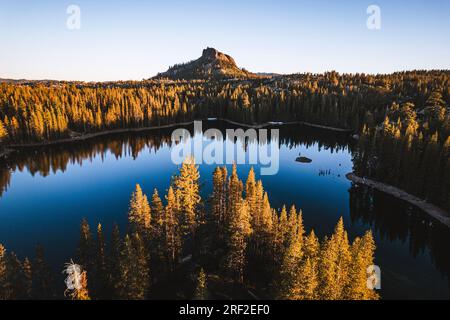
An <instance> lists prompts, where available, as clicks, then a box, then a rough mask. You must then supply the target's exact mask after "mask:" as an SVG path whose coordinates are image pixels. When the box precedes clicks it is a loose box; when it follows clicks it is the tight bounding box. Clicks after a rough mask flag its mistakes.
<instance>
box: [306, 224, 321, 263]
mask: <svg viewBox="0 0 450 320" xmlns="http://www.w3.org/2000/svg"><path fill="white" fill-rule="evenodd" d="M303 251H304V256H305V258H309V259H311V260H312V261H315V260H316V258H318V256H319V252H320V243H319V239H318V238H317V237H316V234H315V233H314V230H311V232H310V233H309V235H308V236H307V237H306V238H305V245H304V250H303Z"/></svg>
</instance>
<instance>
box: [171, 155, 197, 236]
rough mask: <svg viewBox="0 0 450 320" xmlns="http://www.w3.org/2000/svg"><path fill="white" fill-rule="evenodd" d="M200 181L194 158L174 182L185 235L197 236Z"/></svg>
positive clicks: (188, 159)
mask: <svg viewBox="0 0 450 320" xmlns="http://www.w3.org/2000/svg"><path fill="white" fill-rule="evenodd" d="M199 179H200V174H199V172H198V167H197V166H196V165H195V161H194V158H193V157H188V158H186V159H185V160H184V161H183V164H182V165H181V168H180V172H179V174H178V176H176V177H175V181H174V190H175V195H176V198H177V200H178V201H179V205H180V214H181V215H180V218H181V228H182V231H183V233H184V234H185V235H188V234H190V235H191V236H194V235H195V229H196V227H197V224H198V222H199V219H200V211H199V204H200V201H201V197H200V193H199V182H198V180H199ZM193 238H194V237H193Z"/></svg>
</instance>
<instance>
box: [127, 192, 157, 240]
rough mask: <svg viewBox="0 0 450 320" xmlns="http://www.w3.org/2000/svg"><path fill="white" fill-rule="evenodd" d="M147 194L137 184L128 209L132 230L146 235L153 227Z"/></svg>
mask: <svg viewBox="0 0 450 320" xmlns="http://www.w3.org/2000/svg"><path fill="white" fill-rule="evenodd" d="M150 211H151V210H150V205H149V203H148V200H147V196H146V195H145V194H144V193H143V192H142V189H141V186H140V185H139V184H136V188H135V191H134V192H133V193H132V195H131V199H130V206H129V209H128V223H129V228H130V231H131V232H133V233H134V232H138V233H139V234H142V235H144V236H146V235H147V234H148V233H149V232H150V228H151V212H150Z"/></svg>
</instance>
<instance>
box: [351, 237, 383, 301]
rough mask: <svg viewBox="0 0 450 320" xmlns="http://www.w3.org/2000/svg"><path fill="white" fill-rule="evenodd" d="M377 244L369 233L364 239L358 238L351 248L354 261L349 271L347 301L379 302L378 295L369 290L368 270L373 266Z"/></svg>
mask: <svg viewBox="0 0 450 320" xmlns="http://www.w3.org/2000/svg"><path fill="white" fill-rule="evenodd" d="M374 250H375V244H374V241H373V237H372V233H371V232H370V231H368V232H367V233H366V234H365V235H364V237H363V238H362V239H361V238H356V239H355V240H354V242H353V244H352V246H351V255H352V260H351V264H350V271H349V281H348V284H347V288H346V290H345V296H344V298H345V299H349V300H377V299H378V298H379V296H378V294H377V293H376V292H375V291H374V290H372V289H370V288H368V285H367V281H368V277H369V275H368V273H367V268H368V267H369V266H371V265H373V254H374Z"/></svg>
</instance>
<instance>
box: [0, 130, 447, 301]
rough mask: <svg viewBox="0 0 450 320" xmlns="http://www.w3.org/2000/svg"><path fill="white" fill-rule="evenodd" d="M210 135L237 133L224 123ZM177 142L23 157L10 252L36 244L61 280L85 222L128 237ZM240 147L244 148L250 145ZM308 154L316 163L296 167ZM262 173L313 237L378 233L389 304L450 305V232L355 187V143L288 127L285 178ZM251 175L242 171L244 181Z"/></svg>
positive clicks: (133, 137) (9, 191)
mask: <svg viewBox="0 0 450 320" xmlns="http://www.w3.org/2000/svg"><path fill="white" fill-rule="evenodd" d="M204 126H206V123H204ZM208 126H216V127H221V128H222V129H224V128H225V127H226V128H230V125H225V124H224V123H220V122H209V123H208ZM188 129H189V130H191V131H193V129H192V128H189V127H188ZM171 133H172V131H171V130H170V131H162V130H161V131H149V132H146V133H139V134H127V135H111V136H108V137H99V138H95V139H92V140H89V141H85V142H81V143H73V144H65V145H58V146H52V147H45V148H39V149H36V150H28V151H24V152H20V153H17V154H15V155H14V156H12V157H10V159H9V160H8V161H6V162H3V163H0V191H1V190H2V191H3V192H2V193H1V197H0V243H2V244H4V245H5V247H6V248H7V249H8V250H11V251H15V252H16V253H17V254H18V255H19V257H20V258H24V257H25V256H33V255H34V247H35V245H36V244H38V243H39V244H42V245H43V246H44V248H45V251H46V256H47V260H48V261H49V263H50V264H51V265H52V267H53V269H54V271H55V272H60V271H61V270H62V269H63V265H64V263H65V262H67V261H68V260H69V259H70V258H73V257H74V256H75V250H76V246H77V242H78V237H79V224H80V221H81V219H82V218H83V217H86V218H87V219H88V221H89V223H90V224H91V228H94V227H95V225H96V224H97V223H98V222H101V223H102V225H103V227H104V229H105V232H106V234H109V233H110V231H111V228H112V225H113V223H114V222H117V223H118V224H119V225H120V226H121V229H122V230H124V227H125V224H126V220H127V214H126V212H127V207H128V201H129V197H130V194H131V192H132V191H133V190H134V186H135V184H136V183H139V184H140V185H141V187H142V189H143V190H144V192H146V193H147V194H148V195H149V196H150V195H151V194H152V192H153V189H154V188H157V189H158V190H159V193H160V195H162V194H163V193H165V190H166V189H167V188H168V186H169V184H170V178H171V176H172V175H173V174H174V173H176V171H177V168H178V166H177V165H175V164H173V163H172V161H171V148H172V147H171V143H170V135H171ZM195 135H196V137H197V138H200V137H201V133H200V132H196V133H195ZM204 143H205V144H208V143H209V142H208V141H204ZM249 143H256V142H255V141H250V142H249ZM259 143H261V141H259ZM265 143H267V142H265ZM235 144H236V147H237V148H242V143H241V142H239V141H238V142H236V143H235ZM299 154H301V156H305V157H308V158H310V159H312V162H311V163H299V162H296V161H295V159H296V158H297V157H298V156H299ZM254 167H255V172H256V174H257V176H258V177H259V178H261V179H262V181H263V184H264V188H265V190H267V191H268V193H269V198H270V201H271V204H272V206H273V207H275V208H279V207H280V206H282V205H283V204H286V205H291V204H295V205H296V206H297V208H301V209H302V210H303V216H304V222H305V226H306V229H307V230H310V229H311V228H314V230H315V231H316V233H317V234H318V235H320V236H323V235H326V234H329V233H331V232H332V231H333V228H334V225H335V224H336V222H337V220H338V219H339V217H340V216H343V217H344V222H345V224H346V228H347V230H348V231H349V236H350V240H353V238H354V237H355V236H358V235H362V234H363V233H364V231H365V230H367V229H369V228H371V229H372V230H373V232H374V236H375V242H376V245H377V251H376V264H377V265H379V266H380V268H381V273H382V280H381V286H382V290H381V295H382V297H383V298H388V299H389V298H400V299H404V298H414V299H416V298H441V299H450V290H449V280H448V275H449V273H450V250H449V247H448V246H449V245H450V231H449V230H448V229H447V228H445V227H443V226H441V225H440V224H439V223H438V222H436V221H434V220H432V219H430V218H428V217H427V215H426V214H423V213H422V212H420V211H419V210H417V209H415V208H412V207H411V206H410V205H408V204H405V203H404V202H402V201H400V200H397V199H395V198H392V197H390V196H388V195H385V194H382V193H380V192H377V191H373V190H369V189H368V188H365V187H362V186H355V185H353V184H352V183H351V182H350V181H348V180H347V179H346V178H345V174H346V173H348V172H350V171H352V146H351V141H350V140H349V139H348V137H347V136H345V135H341V134H336V133H329V132H323V131H319V130H312V129H307V128H302V127H299V126H286V127H282V128H280V166H279V172H278V173H277V174H276V175H273V176H259V173H260V170H259V166H258V165H254ZM214 168H215V165H206V164H202V165H200V174H201V181H202V194H203V196H204V198H206V196H207V195H209V194H210V191H211V189H212V185H211V177H212V172H213V170H214ZM249 169H250V165H238V173H239V175H240V177H241V179H243V180H245V179H246V177H247V173H248V171H249Z"/></svg>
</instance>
